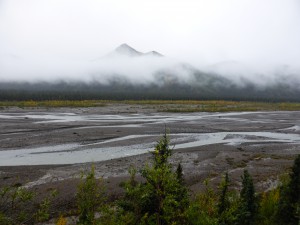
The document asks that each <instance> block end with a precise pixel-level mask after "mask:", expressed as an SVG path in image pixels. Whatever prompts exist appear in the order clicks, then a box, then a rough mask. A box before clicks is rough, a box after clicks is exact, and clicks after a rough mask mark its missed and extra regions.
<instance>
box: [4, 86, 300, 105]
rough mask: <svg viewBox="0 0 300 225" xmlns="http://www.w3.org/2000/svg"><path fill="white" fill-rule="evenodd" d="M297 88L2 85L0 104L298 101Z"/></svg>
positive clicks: (298, 93)
mask: <svg viewBox="0 0 300 225" xmlns="http://www.w3.org/2000/svg"><path fill="white" fill-rule="evenodd" d="M299 96H300V91H299V89H293V88H290V87H289V86H287V85H284V84H281V85H276V86H270V87H266V88H257V87H256V86H254V85H251V84H249V85H245V86H243V87H239V86H237V85H234V84H226V85H225V84H222V83H213V84H210V83H208V84H202V83H201V82H195V84H181V83H176V82H175V83H164V82H162V83H161V85H158V84H149V85H139V84H131V83H129V82H118V81H116V82H111V83H109V84H106V85H105V84H101V83H98V82H94V83H79V82H74V83H72V82H69V83H67V82H58V83H46V82H41V83H8V82H7V83H1V82H0V101H24V100H35V101H42V100H101V99H102V100H103V99H104V100H147V99H151V100H212V99H213V100H235V101H241V100H243V101H271V102H279V101H292V102H299V101H300V97H299Z"/></svg>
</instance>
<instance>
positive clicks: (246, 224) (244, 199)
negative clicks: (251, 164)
mask: <svg viewBox="0 0 300 225" xmlns="http://www.w3.org/2000/svg"><path fill="white" fill-rule="evenodd" d="M256 211H257V205H256V200H255V189H254V185H253V180H252V177H251V176H250V174H249V173H248V171H247V170H244V175H243V176H242V190H241V193H240V203H239V208H238V211H237V223H236V224H237V225H241V224H243V225H250V224H254V218H255V214H256Z"/></svg>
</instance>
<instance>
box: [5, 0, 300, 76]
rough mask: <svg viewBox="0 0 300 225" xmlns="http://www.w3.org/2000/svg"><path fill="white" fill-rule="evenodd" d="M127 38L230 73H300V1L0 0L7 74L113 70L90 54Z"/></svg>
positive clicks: (134, 43) (98, 54)
mask: <svg viewBox="0 0 300 225" xmlns="http://www.w3.org/2000/svg"><path fill="white" fill-rule="evenodd" d="M122 43H127V44H129V45H130V46H132V47H134V48H136V49H137V50H140V51H143V52H147V51H151V50H155V51H158V52H160V53H162V54H164V55H166V56H168V57H170V58H171V59H174V60H178V61H183V62H188V63H191V64H192V65H194V66H196V67H197V68H200V69H203V70H207V71H210V70H211V71H221V73H224V74H226V75H227V76H231V77H234V76H236V75H240V74H242V75H245V76H246V75H249V76H252V79H260V78H259V76H258V75H257V74H264V76H267V77H268V78H269V77H271V78H273V77H274V76H275V75H274V74H276V71H277V69H278V68H279V70H281V71H282V70H283V69H282V68H286V69H285V72H286V73H293V74H297V76H300V73H299V71H300V1H299V0H226V1H224V0H152V1H147V0H0V80H9V79H13V78H15V79H20V80H26V79H40V80H51V79H52V77H53V76H54V77H57V78H59V77H66V78H70V79H71V78H74V76H75V77H76V79H77V78H78V79H79V77H80V76H82V75H83V74H85V73H86V72H90V71H91V70H92V71H95V68H98V69H99V68H102V70H106V72H107V70H109V68H112V67H113V66H112V64H109V66H108V67H105V66H103V65H104V64H103V63H102V65H98V66H96V67H95V65H93V66H90V65H89V64H88V62H89V61H90V60H92V59H95V58H99V57H101V56H103V55H105V54H107V53H108V52H110V51H112V50H113V49H115V48H116V47H117V46H119V45H120V44H122ZM123 64H124V62H123ZM153 64H155V63H153V62H151V63H148V62H147V63H146V65H147V68H148V67H151V68H152V67H155V66H157V64H155V65H153ZM236 64H238V66H236ZM122 68H123V67H122ZM126 68H128V71H127V72H128V73H127V74H131V75H132V76H135V75H136V74H140V73H141V71H142V70H144V68H139V69H137V71H132V68H129V67H126ZM126 68H125V69H126ZM147 68H146V69H147ZM237 68H238V69H237ZM133 70H134V69H133ZM236 70H238V71H236ZM272 76H273V77H272ZM148 78H149V76H148ZM132 79H134V77H133V78H132ZM149 79H150V78H149Z"/></svg>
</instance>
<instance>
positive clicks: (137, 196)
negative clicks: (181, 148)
mask: <svg viewBox="0 0 300 225" xmlns="http://www.w3.org/2000/svg"><path fill="white" fill-rule="evenodd" d="M170 155H171V149H170V147H169V138H168V136H167V133H166V132H165V134H164V135H163V137H162V138H161V139H160V141H159V142H158V143H157V145H156V147H155V150H154V152H153V164H152V165H151V166H149V165H146V166H145V167H144V168H143V169H142V171H141V175H142V177H143V178H144V179H145V182H144V183H140V184H134V185H131V184H130V185H128V183H127V187H129V188H127V189H125V198H126V199H127V203H126V204H123V205H122V204H120V206H121V208H122V210H124V212H125V213H129V214H132V213H134V212H135V213H136V212H137V213H138V214H139V216H138V217H135V219H134V220H133V222H134V223H130V224H157V225H167V224H185V210H186V209H187V207H188V204H189V200H188V192H187V188H186V187H184V186H183V177H182V168H181V169H179V171H178V173H179V174H180V175H179V174H178V173H176V172H173V171H172V166H171V164H170V163H169V162H168V158H169V156H170ZM180 170H181V172H180ZM129 197H130V198H129ZM134 205H135V206H136V207H137V208H135V207H134ZM128 206H130V207H128Z"/></svg>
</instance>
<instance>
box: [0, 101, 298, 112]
mask: <svg viewBox="0 0 300 225" xmlns="http://www.w3.org/2000/svg"><path fill="white" fill-rule="evenodd" d="M113 104H125V105H144V106H146V107H151V108H153V109H155V110H156V111H158V112H173V113H176V112H178V113H184V112H241V111H298V110H300V103H290V102H282V103H271V102H244V101H223V100H207V101H202V100H201V101H200V100H199V101H196V100H193V101H192V100H126V101H112V100H82V101H72V100H49V101H32V100H30V101H2V102H1V101H0V108H5V107H12V106H14V107H20V108H28V107H31V108H35V107H49V108H51V107H53V108H54V107H78V108H79V107H104V106H107V105H113Z"/></svg>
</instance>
